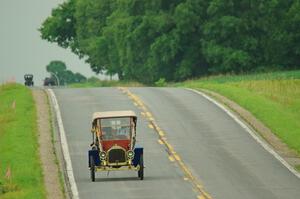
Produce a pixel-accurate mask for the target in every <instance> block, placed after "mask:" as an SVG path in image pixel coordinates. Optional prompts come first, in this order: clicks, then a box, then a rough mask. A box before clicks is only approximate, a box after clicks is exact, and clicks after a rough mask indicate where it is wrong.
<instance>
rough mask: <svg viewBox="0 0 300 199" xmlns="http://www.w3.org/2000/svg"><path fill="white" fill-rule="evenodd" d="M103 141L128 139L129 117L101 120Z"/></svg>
mask: <svg viewBox="0 0 300 199" xmlns="http://www.w3.org/2000/svg"><path fill="white" fill-rule="evenodd" d="M101 133H102V139H103V140H128V139H130V117H122V118H105V119H101Z"/></svg>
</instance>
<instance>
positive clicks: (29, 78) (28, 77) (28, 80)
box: [24, 74, 34, 86]
mask: <svg viewBox="0 0 300 199" xmlns="http://www.w3.org/2000/svg"><path fill="white" fill-rule="evenodd" d="M24 79H25V86H33V85H34V82H33V75H32V74H26V75H24Z"/></svg>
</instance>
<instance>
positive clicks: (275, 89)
mask: <svg viewBox="0 0 300 199" xmlns="http://www.w3.org/2000/svg"><path fill="white" fill-rule="evenodd" d="M175 86H179V87H189V88H194V89H208V90H212V91H215V92H217V93H220V94H221V95H223V96H226V97H227V98H229V99H231V100H233V101H235V102H236V103H238V104H239V105H241V106H242V107H244V108H246V109H247V110H248V111H250V112H251V113H252V114H254V115H255V116H256V117H257V118H258V119H259V120H260V121H262V122H263V123H264V124H265V125H266V126H268V127H269V128H270V129H271V130H272V131H273V132H274V133H275V134H276V135H277V136H278V137H279V138H280V139H281V140H283V142H285V143H286V144H287V145H288V146H289V147H290V148H292V149H295V150H296V151H298V152H299V153H300V71H289V72H275V73H265V74H257V75H239V76H231V75H226V76H213V77H207V78H201V79H198V80H189V81H186V82H183V83H177V84H175Z"/></svg>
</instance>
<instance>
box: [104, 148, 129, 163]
mask: <svg viewBox="0 0 300 199" xmlns="http://www.w3.org/2000/svg"><path fill="white" fill-rule="evenodd" d="M108 162H109V163H123V162H126V154H125V151H124V150H122V149H112V150H110V151H109V153H108Z"/></svg>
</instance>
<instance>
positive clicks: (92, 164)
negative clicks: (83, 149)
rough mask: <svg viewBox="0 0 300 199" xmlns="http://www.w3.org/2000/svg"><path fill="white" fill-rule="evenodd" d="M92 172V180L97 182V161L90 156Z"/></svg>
mask: <svg viewBox="0 0 300 199" xmlns="http://www.w3.org/2000/svg"><path fill="white" fill-rule="evenodd" d="M90 166H91V167H90V172H91V180H92V182H95V161H94V158H93V156H90Z"/></svg>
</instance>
